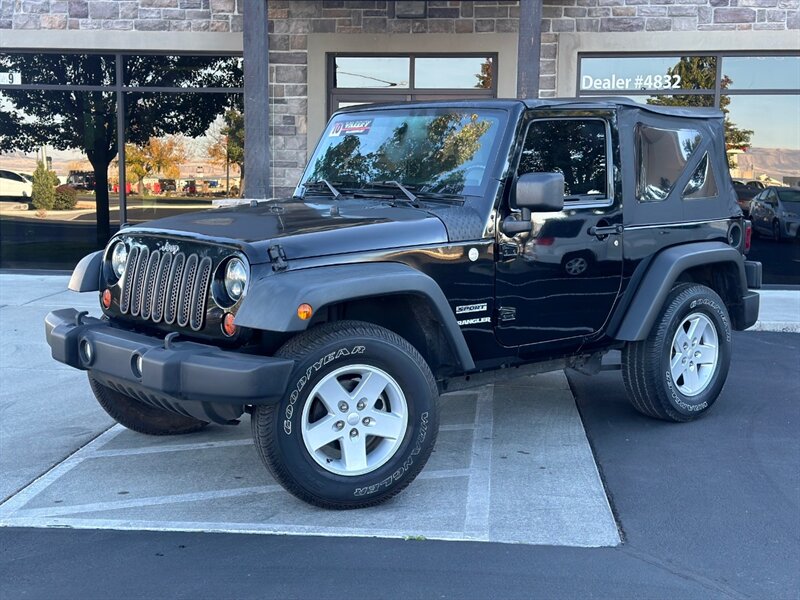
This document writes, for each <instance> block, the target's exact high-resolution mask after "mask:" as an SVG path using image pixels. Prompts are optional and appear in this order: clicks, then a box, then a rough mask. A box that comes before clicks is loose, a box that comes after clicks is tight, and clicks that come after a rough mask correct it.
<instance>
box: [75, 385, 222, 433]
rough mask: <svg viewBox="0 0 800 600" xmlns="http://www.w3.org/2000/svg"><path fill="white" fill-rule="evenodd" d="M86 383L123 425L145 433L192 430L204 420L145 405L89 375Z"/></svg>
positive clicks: (204, 423) (200, 427) (112, 415)
mask: <svg viewBox="0 0 800 600" xmlns="http://www.w3.org/2000/svg"><path fill="white" fill-rule="evenodd" d="M89 385H90V386H91V388H92V392H94V397H95V398H97V402H99V403H100V406H102V407H103V410H105V411H106V412H107V413H108V414H109V415H110V416H111V418H112V419H114V420H115V421H116V422H117V423H119V424H120V425H122V426H123V427H127V428H128V429H130V430H132V431H136V432H138V433H144V434H147V435H177V434H182V433H193V432H195V431H199V430H200V429H203V428H204V427H205V426H206V425H208V423H206V422H205V421H200V420H199V419H193V418H192V417H185V416H183V415H178V414H175V413H171V412H169V411H166V410H161V409H159V408H155V407H154V406H148V405H147V404H143V403H142V402H139V401H138V400H136V399H135V398H131V397H130V396H127V395H125V394H123V393H121V392H118V391H116V390H112V389H111V388H110V387H108V386H106V385H103V384H102V383H100V382H99V381H97V380H96V379H94V378H93V377H92V376H91V375H89Z"/></svg>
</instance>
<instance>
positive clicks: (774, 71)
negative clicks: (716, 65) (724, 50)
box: [722, 56, 800, 90]
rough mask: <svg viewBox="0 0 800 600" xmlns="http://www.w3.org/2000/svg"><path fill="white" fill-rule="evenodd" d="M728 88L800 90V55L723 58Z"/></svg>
mask: <svg viewBox="0 0 800 600" xmlns="http://www.w3.org/2000/svg"><path fill="white" fill-rule="evenodd" d="M722 74H723V75H727V76H728V77H730V78H731V85H730V87H729V88H728V89H731V90H741V89H769V90H774V89H789V90H800V56H730V57H726V58H723V59H722Z"/></svg>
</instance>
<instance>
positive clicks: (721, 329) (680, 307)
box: [622, 283, 731, 422]
mask: <svg viewBox="0 0 800 600" xmlns="http://www.w3.org/2000/svg"><path fill="white" fill-rule="evenodd" d="M730 360H731V328H730V318H729V316H728V311H727V309H726V308H725V303H724V302H723V301H722V299H721V298H720V297H719V296H718V295H717V294H716V292H714V290H712V289H710V288H708V287H706V286H704V285H698V284H692V283H681V284H678V285H676V286H675V287H674V288H673V289H672V291H671V292H670V294H669V296H668V297H667V300H666V302H665V303H664V308H663V311H662V313H661V315H660V317H659V318H658V320H657V321H656V323H655V324H654V325H653V329H652V331H651V332H650V335H649V336H648V337H647V339H646V340H643V341H640V342H630V343H628V344H627V345H626V346H625V349H624V350H623V352H622V376H623V380H624V382H625V388H626V390H627V392H628V398H629V400H630V401H631V404H633V407H634V408H635V409H636V410H638V411H639V412H641V413H643V414H645V415H648V416H650V417H655V418H657V419H664V420H667V421H676V422H683V421H691V420H692V419H695V418H697V417H699V416H700V415H702V414H704V413H705V412H706V411H708V409H709V408H711V406H712V405H713V404H714V402H715V401H716V400H717V397H718V396H719V394H720V391H721V390H722V386H723V385H724V384H725V379H726V378H727V376H728V368H729V366H730Z"/></svg>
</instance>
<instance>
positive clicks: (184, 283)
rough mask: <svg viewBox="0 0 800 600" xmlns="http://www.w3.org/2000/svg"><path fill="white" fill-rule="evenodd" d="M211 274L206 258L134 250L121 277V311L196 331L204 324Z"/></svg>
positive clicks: (138, 247) (208, 260) (137, 247)
mask: <svg viewBox="0 0 800 600" xmlns="http://www.w3.org/2000/svg"><path fill="white" fill-rule="evenodd" d="M212 270H213V264H212V260H211V258H209V257H207V256H206V257H204V258H202V259H201V258H200V257H199V256H198V255H197V254H189V255H188V256H187V255H185V254H184V253H183V252H179V253H177V254H174V255H173V254H170V253H168V252H161V251H159V250H153V251H152V252H150V250H149V249H148V248H147V247H146V246H138V245H137V246H134V247H133V248H132V249H131V251H130V253H129V258H128V264H127V266H126V267H125V274H124V275H123V281H122V294H121V296H120V311H121V312H122V313H123V314H127V315H130V316H132V317H139V318H141V319H144V320H149V321H153V322H155V323H159V322H162V321H163V322H164V323H167V324H172V323H177V325H178V326H180V327H187V326H188V327H191V328H192V329H193V330H195V331H198V330H200V329H202V327H203V324H204V321H205V308H206V301H207V299H208V294H209V288H210V283H211V274H212Z"/></svg>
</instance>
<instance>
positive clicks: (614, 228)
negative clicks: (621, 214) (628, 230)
mask: <svg viewBox="0 0 800 600" xmlns="http://www.w3.org/2000/svg"><path fill="white" fill-rule="evenodd" d="M622 230H623V227H622V225H620V224H619V223H617V224H616V225H593V226H592V227H589V235H593V236H595V237H596V238H597V239H598V240H604V239H606V238H607V237H608V236H609V235H612V234H620V233H622Z"/></svg>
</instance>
